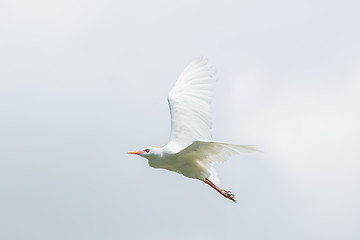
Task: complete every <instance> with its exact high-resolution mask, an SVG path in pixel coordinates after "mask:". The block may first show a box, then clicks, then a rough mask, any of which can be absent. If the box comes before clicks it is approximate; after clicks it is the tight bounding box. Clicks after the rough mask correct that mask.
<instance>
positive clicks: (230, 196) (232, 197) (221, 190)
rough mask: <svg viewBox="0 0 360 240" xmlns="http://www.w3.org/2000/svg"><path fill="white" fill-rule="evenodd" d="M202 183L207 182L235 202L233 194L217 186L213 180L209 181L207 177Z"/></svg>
mask: <svg viewBox="0 0 360 240" xmlns="http://www.w3.org/2000/svg"><path fill="white" fill-rule="evenodd" d="M204 183H206V184H208V185H209V186H210V187H212V188H213V189H215V190H216V191H218V192H219V193H220V194H221V195H223V196H224V197H226V198H228V199H230V200H231V201H234V202H236V200H235V196H234V194H232V193H231V192H230V191H226V190H224V189H221V188H219V187H218V186H216V185H215V184H214V183H213V182H211V181H210V180H209V179H207V178H205V180H204Z"/></svg>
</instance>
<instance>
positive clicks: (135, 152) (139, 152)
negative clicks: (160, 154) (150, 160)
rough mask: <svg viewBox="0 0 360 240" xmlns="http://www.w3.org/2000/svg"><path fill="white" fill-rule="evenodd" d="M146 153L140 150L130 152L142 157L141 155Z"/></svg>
mask: <svg viewBox="0 0 360 240" xmlns="http://www.w3.org/2000/svg"><path fill="white" fill-rule="evenodd" d="M144 152H145V151H144V150H139V151H134V152H128V154H137V155H140V154H143V153H144Z"/></svg>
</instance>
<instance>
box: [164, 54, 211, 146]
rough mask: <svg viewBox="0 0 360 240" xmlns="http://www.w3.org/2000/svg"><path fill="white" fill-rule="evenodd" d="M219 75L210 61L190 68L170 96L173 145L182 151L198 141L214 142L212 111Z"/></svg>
mask: <svg viewBox="0 0 360 240" xmlns="http://www.w3.org/2000/svg"><path fill="white" fill-rule="evenodd" d="M216 81H217V78H216V76H215V71H214V69H213V68H212V66H211V65H210V64H208V62H207V59H206V58H199V59H197V60H195V61H194V62H192V63H191V64H189V65H188V66H187V67H186V68H185V69H184V71H183V72H182V73H181V75H180V77H179V78H178V80H177V82H176V84H175V86H174V87H173V88H172V90H171V91H170V93H169V96H168V102H169V108H170V114H171V133H170V142H169V144H170V145H176V146H177V147H178V148H179V149H180V150H181V149H183V148H185V147H187V146H188V145H190V144H191V143H193V142H194V141H195V140H198V139H205V140H210V139H211V124H212V121H211V109H210V104H211V101H212V99H213V96H214V88H215V82H216Z"/></svg>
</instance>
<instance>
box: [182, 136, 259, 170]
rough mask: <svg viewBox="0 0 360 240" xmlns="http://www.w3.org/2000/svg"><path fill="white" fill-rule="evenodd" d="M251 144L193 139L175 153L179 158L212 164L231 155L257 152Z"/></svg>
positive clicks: (223, 160)
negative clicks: (193, 140)
mask: <svg viewBox="0 0 360 240" xmlns="http://www.w3.org/2000/svg"><path fill="white" fill-rule="evenodd" d="M258 151H259V150H258V149H257V148H256V147H255V146H253V145H235V144H229V143H222V142H213V141H195V142H193V143H192V144H191V145H189V146H188V147H186V148H185V149H184V150H182V151H180V152H178V153H177V155H178V157H180V158H186V159H187V158H189V157H190V158H192V159H194V160H199V161H202V162H204V163H208V164H210V165H212V164H213V163H219V162H225V161H227V160H228V159H229V158H230V157H232V156H233V155H236V154H239V153H247V152H258Z"/></svg>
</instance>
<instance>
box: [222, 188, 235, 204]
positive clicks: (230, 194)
mask: <svg viewBox="0 0 360 240" xmlns="http://www.w3.org/2000/svg"><path fill="white" fill-rule="evenodd" d="M221 194H222V195H223V196H224V197H226V198H228V199H230V200H231V201H233V202H236V199H235V196H234V194H232V193H231V192H230V191H226V190H223V189H222V190H221Z"/></svg>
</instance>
